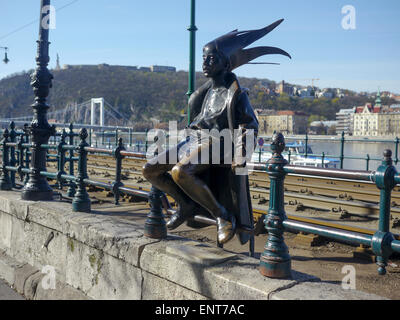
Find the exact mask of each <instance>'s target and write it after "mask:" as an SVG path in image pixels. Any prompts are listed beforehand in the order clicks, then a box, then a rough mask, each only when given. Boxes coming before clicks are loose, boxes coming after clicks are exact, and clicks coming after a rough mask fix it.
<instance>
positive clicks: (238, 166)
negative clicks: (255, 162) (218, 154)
mask: <svg viewBox="0 0 400 320" xmlns="http://www.w3.org/2000/svg"><path fill="white" fill-rule="evenodd" d="M245 166H246V161H243V163H236V162H235V161H233V162H232V165H231V168H232V171H233V172H235V170H236V168H244V167H245Z"/></svg>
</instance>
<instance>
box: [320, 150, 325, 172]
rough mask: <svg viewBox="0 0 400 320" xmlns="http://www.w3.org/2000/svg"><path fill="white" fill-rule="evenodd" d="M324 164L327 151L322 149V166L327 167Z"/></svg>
mask: <svg viewBox="0 0 400 320" xmlns="http://www.w3.org/2000/svg"><path fill="white" fill-rule="evenodd" d="M324 164H325V152H324V151H322V155H321V166H322V168H324V167H325V166H324Z"/></svg>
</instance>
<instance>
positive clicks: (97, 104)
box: [90, 98, 104, 126]
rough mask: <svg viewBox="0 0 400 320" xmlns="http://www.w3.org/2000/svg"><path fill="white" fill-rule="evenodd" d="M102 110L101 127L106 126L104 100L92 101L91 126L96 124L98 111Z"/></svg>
mask: <svg viewBox="0 0 400 320" xmlns="http://www.w3.org/2000/svg"><path fill="white" fill-rule="evenodd" d="M97 107H98V108H99V109H100V113H99V115H100V117H99V125H100V126H104V98H93V99H91V100H90V124H91V125H92V126H94V125H97V123H96V109H97Z"/></svg>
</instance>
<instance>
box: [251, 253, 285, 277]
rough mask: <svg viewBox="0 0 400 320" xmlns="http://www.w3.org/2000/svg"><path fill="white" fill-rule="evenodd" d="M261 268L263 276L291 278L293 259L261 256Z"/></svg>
mask: <svg viewBox="0 0 400 320" xmlns="http://www.w3.org/2000/svg"><path fill="white" fill-rule="evenodd" d="M259 270H260V273H261V274H262V275H263V276H265V277H268V278H277V279H290V278H291V277H292V274H291V260H286V261H271V260H269V259H268V258H267V259H265V257H261V261H260V266H259Z"/></svg>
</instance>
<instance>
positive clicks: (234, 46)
mask: <svg viewBox="0 0 400 320" xmlns="http://www.w3.org/2000/svg"><path fill="white" fill-rule="evenodd" d="M282 21H283V19H282V20H278V21H276V22H275V23H273V24H271V25H269V26H267V27H265V28H262V29H258V30H250V31H237V30H234V31H231V32H229V33H227V34H225V35H223V36H221V37H219V38H217V39H215V40H213V41H211V42H209V43H207V44H206V45H205V46H204V47H203V73H204V75H205V76H206V77H207V78H209V81H207V82H206V83H205V84H204V85H202V86H201V87H200V88H198V89H197V90H196V91H195V92H194V93H193V94H192V95H191V97H190V99H189V110H190V119H192V122H191V123H190V124H189V125H188V128H187V129H189V130H188V132H189V133H188V136H187V137H186V138H185V139H184V140H183V141H181V142H180V143H178V144H177V145H176V146H174V147H173V148H171V149H169V150H166V151H163V152H162V153H160V154H158V155H157V156H156V157H155V158H153V159H151V161H150V160H149V161H148V162H147V163H146V165H145V166H144V167H143V175H144V177H145V178H146V179H147V180H148V181H149V182H150V183H151V184H152V185H153V186H155V187H156V188H158V189H160V190H162V191H164V192H166V193H167V194H169V195H170V196H171V197H173V198H174V199H175V201H176V202H177V204H178V209H177V211H176V213H175V214H173V215H172V217H171V218H170V220H169V221H168V222H167V228H168V229H170V230H173V229H175V228H177V227H178V226H180V225H181V224H182V223H184V222H185V221H187V223H188V225H189V226H193V227H204V226H205V225H201V224H199V223H195V222H193V220H191V219H190V218H191V217H193V215H195V214H202V215H206V216H208V217H212V218H214V219H215V220H216V221H217V234H218V242H219V243H220V244H224V243H226V242H227V241H229V240H230V239H232V238H233V237H234V235H235V233H237V234H238V236H239V240H240V242H241V244H245V243H246V242H247V241H248V240H249V237H250V236H249V235H248V234H247V233H245V232H240V230H244V229H245V228H247V229H248V228H250V229H252V228H253V227H254V226H253V215H252V207H251V200H250V192H249V182H248V176H247V175H243V174H237V171H238V169H240V168H243V167H244V166H245V165H246V161H240V162H238V161H235V160H236V158H235V156H234V155H235V152H237V151H236V150H240V151H239V152H240V153H241V157H242V158H241V159H247V161H248V159H250V158H251V153H252V152H253V151H254V145H255V139H256V138H257V132H258V121H257V118H256V116H255V114H254V112H253V108H252V107H251V105H250V102H249V98H248V93H247V91H246V90H244V89H242V88H241V87H240V85H239V82H238V80H237V78H236V76H235V74H233V73H232V70H234V69H235V68H237V67H239V66H241V65H244V64H246V63H249V62H250V61H252V60H253V59H255V58H258V57H260V56H263V55H268V54H281V55H285V56H287V57H289V58H290V55H289V54H288V53H287V52H285V51H283V50H282V49H279V48H275V47H265V46H263V47H254V48H250V49H245V48H246V47H247V46H249V45H250V44H252V43H253V42H254V41H256V40H258V39H260V38H262V37H264V36H265V35H266V34H268V33H269V32H271V31H272V30H273V29H275V28H276V27H277V26H278V25H279V24H280V23H281V22H282ZM224 130H225V132H226V131H228V132H230V133H231V135H230V138H227V137H226V134H224V135H221V132H222V131H224ZM238 133H239V134H238ZM222 136H223V137H222ZM249 139H250V140H251V141H250V142H251V143H250V145H252V146H253V148H252V150H247V152H246V148H245V145H246V144H247V143H249ZM215 144H219V151H217V154H216V153H215V152H214V153H213V152H212V151H214V149H213V146H214V145H215ZM247 149H248V148H247ZM217 150H218V148H217ZM175 155H178V156H175ZM215 160H217V161H215ZM215 162H217V163H215ZM237 230H239V232H236V231H237Z"/></svg>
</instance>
